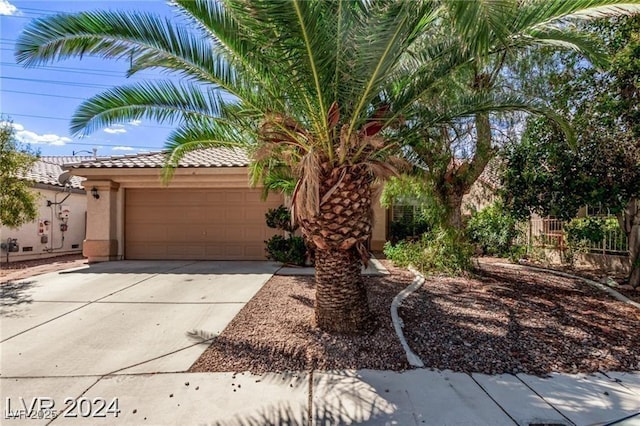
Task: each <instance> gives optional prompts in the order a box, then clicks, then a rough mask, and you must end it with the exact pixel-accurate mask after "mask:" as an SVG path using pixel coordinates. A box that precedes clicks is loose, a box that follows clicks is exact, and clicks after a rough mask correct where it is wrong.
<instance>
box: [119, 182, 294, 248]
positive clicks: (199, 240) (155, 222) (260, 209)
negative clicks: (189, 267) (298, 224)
mask: <svg viewBox="0 0 640 426" xmlns="http://www.w3.org/2000/svg"><path fill="white" fill-rule="evenodd" d="M281 203H282V199H281V197H278V196H270V197H269V199H268V200H267V201H262V200H261V199H260V191H259V190H253V189H251V190H250V189H128V190H127V191H126V203H125V204H126V207H125V257H126V258H127V259H193V260H201V259H203V260H263V259H265V254H264V253H265V252H264V240H266V239H268V238H270V237H271V236H272V235H274V234H275V233H277V231H276V230H274V229H270V228H268V227H267V225H266V224H265V218H264V214H265V212H266V211H267V209H269V208H272V207H277V206H279V205H280V204H281Z"/></svg>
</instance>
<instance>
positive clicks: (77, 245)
mask: <svg viewBox="0 0 640 426" xmlns="http://www.w3.org/2000/svg"><path fill="white" fill-rule="evenodd" d="M71 248H72V249H74V248H80V244H71Z"/></svg>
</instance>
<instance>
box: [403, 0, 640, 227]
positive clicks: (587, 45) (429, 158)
mask: <svg viewBox="0 0 640 426" xmlns="http://www.w3.org/2000/svg"><path fill="white" fill-rule="evenodd" d="M464 3H465V2H459V4H457V5H455V6H454V7H457V8H463V7H467V6H466V5H464ZM564 3H565V4H564V5H561V4H559V3H554V2H530V3H528V4H527V5H526V6H523V5H520V6H517V5H515V4H509V3H508V2H505V3H504V4H503V5H502V6H503V7H500V8H496V9H495V10H492V13H493V17H492V18H493V19H494V20H495V22H499V23H501V25H499V26H495V27H492V26H491V22H493V21H491V22H489V23H487V22H482V23H481V24H479V25H478V26H477V27H474V28H473V29H468V30H467V31H466V32H465V31H458V32H453V33H451V32H447V33H445V34H444V36H445V37H447V38H453V37H456V36H457V37H461V39H460V40H459V41H458V42H457V44H458V45H460V46H465V45H467V44H468V40H469V39H472V40H476V41H477V43H483V44H485V45H487V46H488V47H489V51H490V52H491V54H489V55H485V56H483V57H477V58H475V60H474V61H471V62H470V63H469V64H468V65H467V66H464V67H461V68H460V69H459V70H458V71H457V72H456V73H455V74H453V75H452V76H450V78H449V79H447V80H446V81H442V82H441V85H440V86H439V89H440V90H439V91H438V92H437V95H436V100H437V101H436V102H434V99H433V98H431V99H428V100H427V101H426V103H425V104H420V105H418V107H417V114H416V115H415V118H414V123H413V126H412V128H411V131H412V132H413V135H402V136H403V137H404V138H406V139H409V140H411V146H412V150H411V153H412V155H413V158H414V163H419V164H420V165H421V166H420V167H416V168H415V169H414V174H415V175H417V176H419V177H421V178H422V179H425V180H426V181H427V182H428V186H429V191H430V193H431V195H432V197H433V198H434V200H435V202H437V203H438V204H440V205H441V206H442V211H443V213H444V218H443V220H444V222H445V224H446V225H448V226H450V227H453V228H456V229H461V228H462V227H463V222H462V214H461V207H462V199H463V196H464V195H465V194H467V193H468V192H469V191H470V189H471V187H472V186H473V184H474V183H475V182H476V181H477V179H478V178H479V177H480V175H481V174H482V173H483V171H484V169H485V168H486V166H487V164H488V163H489V162H490V161H491V160H492V159H493V158H494V157H495V155H496V154H497V152H498V148H499V146H500V144H501V143H504V142H505V140H508V139H509V138H508V137H501V138H499V139H500V141H498V140H497V138H496V133H500V132H502V133H503V136H504V132H505V130H506V132H509V129H508V127H509V126H513V123H511V122H509V121H510V120H512V119H513V118H514V117H513V113H515V112H524V113H532V114H537V115H544V116H546V117H548V118H550V119H552V120H554V121H556V123H557V124H558V125H559V126H560V127H561V128H562V129H563V130H564V131H565V133H567V135H569V137H571V135H572V130H571V128H570V126H569V125H568V123H567V122H566V120H565V119H564V118H563V117H562V116H561V115H559V114H557V113H556V112H555V111H554V109H553V108H549V107H548V106H546V105H545V104H544V103H542V102H540V101H539V100H538V99H537V97H536V96H532V95H531V94H528V93H526V92H523V91H522V90H521V86H522V85H523V84H526V82H518V81H515V80H516V79H518V78H521V76H519V75H517V74H516V73H515V72H514V70H513V68H514V67H516V66H518V65H520V64H522V63H525V64H526V63H527V61H523V57H526V56H528V55H530V54H531V53H532V52H535V51H536V50H540V48H545V47H546V49H545V52H546V54H545V56H544V58H545V59H546V60H549V59H550V58H552V54H553V51H554V50H558V49H573V50H575V51H577V52H579V53H581V54H582V55H584V57H586V58H588V59H590V60H591V61H592V62H594V63H595V64H597V65H600V64H603V63H604V62H606V57H605V53H604V52H603V51H602V50H601V49H599V48H598V46H597V45H595V44H594V43H593V40H592V39H593V37H592V35H591V34H587V33H585V32H580V31H577V30H576V28H575V26H574V25H570V24H569V22H571V21H570V20H571V19H573V18H576V19H575V20H590V19H594V18H598V17H602V16H603V14H610V15H615V14H617V13H619V12H623V9H617V8H615V7H611V8H610V10H605V9H606V8H603V7H598V6H601V5H596V4H595V3H591V4H588V3H581V2H573V1H572V2H564ZM566 6H570V8H571V10H569V9H566V8H565V7H566ZM473 7H476V8H482V7H484V6H483V4H482V2H477V4H475V5H474V6H473ZM473 7H471V9H472V8H473ZM585 8H586V10H585ZM589 8H591V9H589ZM636 11H637V9H636ZM452 17H453V18H456V17H457V15H456V14H453V15H452ZM553 22H556V24H553ZM451 26H453V27H456V21H455V19H454V20H453V23H452V24H451ZM527 71H528V72H531V71H532V70H530V69H529V70H527ZM525 79H526V76H525ZM461 109H466V110H467V111H469V112H471V111H475V112H474V113H473V114H469V115H468V116H465V117H464V118H463V119H459V118H458V119H456V120H450V121H449V122H448V123H447V122H446V121H445V122H444V123H443V124H444V125H443V126H441V127H440V128H435V127H434V125H433V123H431V122H430V120H431V119H432V118H433V117H434V111H435V112H436V114H435V115H436V116H437V114H444V115H446V114H447V113H451V112H452V111H456V110H458V111H460V110H461ZM505 114H507V115H505ZM508 114H511V115H512V116H511V117H510V116H509V115H508ZM460 115H461V114H460V113H459V112H458V113H455V114H454V117H459V116H460ZM515 118H518V117H515ZM511 133H512V132H511ZM510 136H511V137H513V134H512V135H510ZM460 156H462V158H456V157H460Z"/></svg>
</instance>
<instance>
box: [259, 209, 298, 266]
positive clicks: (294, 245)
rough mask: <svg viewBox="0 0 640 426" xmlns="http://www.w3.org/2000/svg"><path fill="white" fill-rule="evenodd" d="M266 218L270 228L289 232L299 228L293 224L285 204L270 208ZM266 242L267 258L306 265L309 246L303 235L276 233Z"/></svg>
mask: <svg viewBox="0 0 640 426" xmlns="http://www.w3.org/2000/svg"><path fill="white" fill-rule="evenodd" d="M265 219H266V222H267V226H268V227H269V228H275V229H281V230H283V231H286V232H288V233H289V234H291V233H292V232H294V231H295V230H296V229H297V228H298V227H297V226H294V225H292V223H291V213H290V212H289V209H287V208H286V207H285V206H280V207H278V208H275V209H269V211H267V213H265ZM264 243H265V244H266V246H267V247H266V252H267V259H271V260H275V261H277V262H282V263H287V264H290V265H298V266H304V264H305V262H306V260H307V247H306V245H305V243H304V239H303V238H302V237H298V236H294V235H289V237H287V238H285V237H283V236H282V235H274V236H273V237H271V238H270V239H268V240H267V241H265V242H264Z"/></svg>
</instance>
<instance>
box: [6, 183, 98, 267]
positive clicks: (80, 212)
mask: <svg viewBox="0 0 640 426" xmlns="http://www.w3.org/2000/svg"><path fill="white" fill-rule="evenodd" d="M32 191H35V192H36V193H38V194H39V197H38V206H39V208H38V219H36V221H34V222H31V223H27V224H25V225H23V226H21V227H20V228H17V229H12V228H7V227H5V226H2V227H0V241H2V242H6V241H7V239H8V238H16V239H17V240H18V245H19V246H20V251H18V252H15V253H9V262H15V261H19V260H30V259H37V258H43V257H53V256H60V255H62V254H71V253H78V254H79V253H81V252H82V241H83V240H84V238H85V223H86V211H87V199H86V198H87V197H86V195H85V194H82V193H71V194H69V193H68V192H67V193H63V192H60V191H59V190H53V189H44V188H34V189H32ZM67 195H69V197H68V198H67V199H66V200H65V201H64V202H63V203H62V204H60V205H52V206H51V207H48V206H47V200H48V201H51V202H60V201H62V200H63V199H64V198H65V197H66V196H67ZM62 206H66V207H69V219H68V220H67V222H66V224H67V226H68V229H67V231H66V232H64V233H63V232H61V230H60V224H62V223H63V221H61V220H60V219H59V217H58V212H59V211H60V210H61V207H62ZM41 221H42V222H43V225H44V229H43V230H44V234H43V235H44V236H46V239H47V241H46V242H43V241H44V239H43V238H42V236H41V235H39V233H38V232H39V227H40V222H41ZM44 221H48V222H49V224H48V225H46V224H44ZM63 236H64V241H63V238H62V237H63ZM76 245H77V247H75V248H74V246H76ZM29 248H30V250H29ZM6 261H7V251H6V250H2V251H0V262H2V263H4V262H6Z"/></svg>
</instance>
